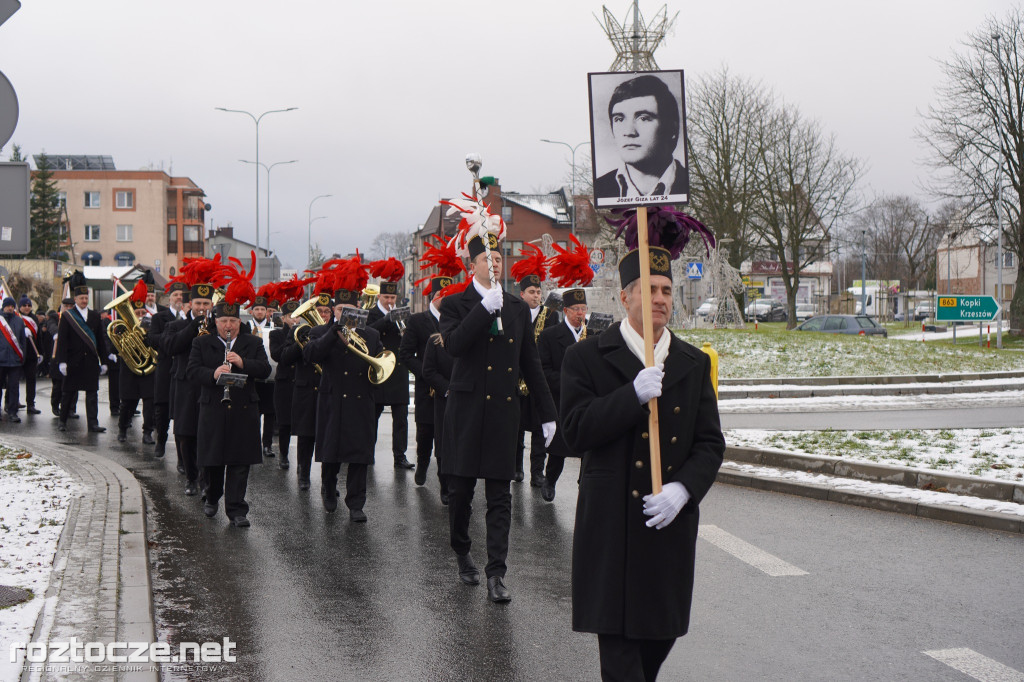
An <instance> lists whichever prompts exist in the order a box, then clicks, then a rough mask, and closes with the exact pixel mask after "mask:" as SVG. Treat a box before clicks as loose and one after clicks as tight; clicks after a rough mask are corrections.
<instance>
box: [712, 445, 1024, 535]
mask: <svg viewBox="0 0 1024 682" xmlns="http://www.w3.org/2000/svg"><path fill="white" fill-rule="evenodd" d="M725 458H726V462H725V463H723V465H722V468H721V469H719V472H718V477H717V479H716V480H718V481H720V482H722V483H727V484H729V485H738V486H744V487H748V488H754V489H758V490H765V491H768V492H777V493H786V494H789V495H799V496H801V497H809V498H812V499H816V500H825V501H828V502H838V503H840V504H851V505H855V506H859V507H867V508H869V509H876V510H879V511H888V512H895V513H898V514H906V515H909V516H919V517H921V518H926V519H932V520H937V521H947V522H950V523H959V524H964V525H968V526H976V527H978V528H986V529H989V530H999V531H1005V532H1010V533H1022V534H1024V517H1013V516H1008V515H1007V514H1001V513H999V512H992V511H986V510H983V509H970V508H968V507H961V506H958V505H946V504H933V503H928V502H918V501H915V500H908V499H896V498H892V497H886V496H883V495H872V494H870V493H863V492H857V491H851V490H839V489H837V488H835V487H833V486H831V485H822V484H817V483H810V482H801V481H792V480H786V479H780V478H775V477H771V476H759V475H757V474H753V473H749V472H741V471H738V470H732V469H731V467H730V466H729V465H730V463H733V462H739V463H744V464H757V465H761V466H766V467H775V468H779V469H790V470H794V471H805V472H809V473H815V474H825V475H831V476H835V477H837V478H846V479H855V480H862V481H869V482H872V483H886V484H889V485H899V486H903V487H906V488H915V489H922V488H924V487H925V486H929V487H928V489H936V488H946V489H947V491H948V492H951V493H955V494H959V495H965V496H967V495H970V496H972V497H981V498H985V499H992V500H999V501H1005V502H1015V503H1017V504H1024V484H1021V485H1017V484H1013V483H1009V482H1005V481H988V480H985V479H980V478H977V477H973V476H955V475H943V474H940V473H937V472H929V471H922V470H918V469H911V468H909V467H900V466H891V465H885V464H872V463H870V462H864V463H862V462H849V461H845V460H843V459H841V458H838V457H827V456H820V457H815V456H810V455H802V454H798V453H794V452H786V451H784V450H769V449H759V448H736V447H729V448H726V452H725ZM929 484H930V485H929Z"/></svg>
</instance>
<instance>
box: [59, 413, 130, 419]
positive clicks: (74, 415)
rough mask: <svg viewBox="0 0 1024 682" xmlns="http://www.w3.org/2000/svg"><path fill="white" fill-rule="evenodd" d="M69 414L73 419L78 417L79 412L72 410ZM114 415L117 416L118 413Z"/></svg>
mask: <svg viewBox="0 0 1024 682" xmlns="http://www.w3.org/2000/svg"><path fill="white" fill-rule="evenodd" d="M68 416H69V417H71V418H72V419H78V413H77V412H72V413H71V414H69V415H68ZM114 416H115V417H117V416H118V415H116V414H115V415H114Z"/></svg>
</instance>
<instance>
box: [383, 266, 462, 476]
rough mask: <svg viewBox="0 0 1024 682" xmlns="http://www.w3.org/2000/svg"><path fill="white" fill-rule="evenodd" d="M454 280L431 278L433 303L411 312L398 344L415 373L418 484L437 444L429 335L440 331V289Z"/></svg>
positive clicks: (401, 359) (405, 362)
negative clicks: (427, 365) (426, 363)
mask: <svg viewBox="0 0 1024 682" xmlns="http://www.w3.org/2000/svg"><path fill="white" fill-rule="evenodd" d="M451 283H452V278H451V277H442V276H438V277H431V278H430V292H431V299H430V305H429V306H428V308H427V310H424V311H423V312H422V313H416V314H415V315H410V316H409V321H408V322H407V323H406V327H405V333H404V334H403V335H402V342H401V344H400V345H399V346H398V361H399V362H400V363H401V364H402V365H403V366H405V367H408V368H409V371H410V372H412V375H413V376H414V377H416V391H415V396H416V404H415V419H416V476H415V481H416V485H423V484H425V483H426V482H427V469H428V468H429V467H430V451H431V449H432V448H433V445H434V401H433V399H432V398H431V397H430V384H429V383H428V382H427V380H426V379H425V378H424V376H423V357H424V355H425V354H426V350H427V339H429V338H430V337H431V335H433V334H437V333H438V332H440V331H441V308H440V305H441V299H442V298H443V297H444V296H443V294H442V293H441V291H442V290H443V289H444V288H445V287H446V286H448V285H450V284H451ZM396 371H397V370H396ZM438 429H440V425H438ZM439 475H440V474H439Z"/></svg>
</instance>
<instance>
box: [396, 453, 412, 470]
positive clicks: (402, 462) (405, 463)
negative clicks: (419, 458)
mask: <svg viewBox="0 0 1024 682" xmlns="http://www.w3.org/2000/svg"><path fill="white" fill-rule="evenodd" d="M395 468H396V469H415V468H416V465H415V464H413V463H412V462H410V461H409V460H408V459H406V458H405V456H404V455H403V456H402V457H396V458H395Z"/></svg>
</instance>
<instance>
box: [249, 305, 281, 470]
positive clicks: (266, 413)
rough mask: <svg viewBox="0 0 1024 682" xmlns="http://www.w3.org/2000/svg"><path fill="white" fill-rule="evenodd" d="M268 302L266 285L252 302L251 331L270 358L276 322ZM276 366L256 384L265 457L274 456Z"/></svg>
mask: <svg viewBox="0 0 1024 682" xmlns="http://www.w3.org/2000/svg"><path fill="white" fill-rule="evenodd" d="M268 302H269V299H268V298H267V288H266V285H264V286H262V287H260V290H259V291H258V292H257V293H256V296H255V297H254V298H253V300H252V305H251V306H250V307H249V314H250V315H252V321H251V322H250V324H249V330H250V331H251V333H252V334H253V335H255V336H256V337H257V338H258V339H259V340H260V341H261V342H262V343H263V350H264V351H266V353H267V356H268V357H269V356H270V332H272V331H273V330H274V320H273V319H271V317H270V311H269V310H268V308H267V303H268ZM276 366H277V363H276V362H271V363H270V376H268V377H267V378H266V379H260V380H258V381H257V382H256V392H257V393H258V394H259V396H260V416H261V417H262V418H263V439H262V442H263V456H264V457H273V456H274V447H273V446H274V415H275V411H274V372H275V369H276Z"/></svg>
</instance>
